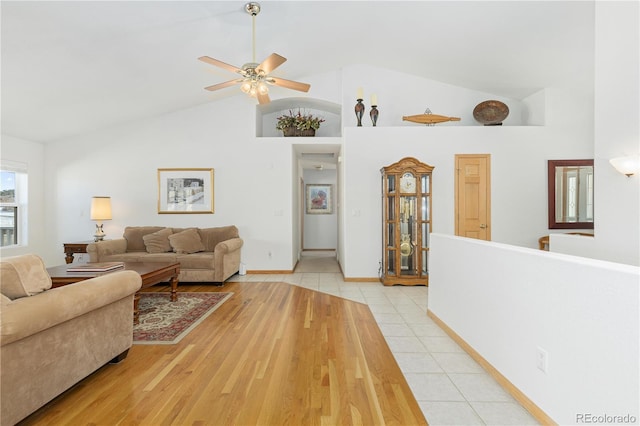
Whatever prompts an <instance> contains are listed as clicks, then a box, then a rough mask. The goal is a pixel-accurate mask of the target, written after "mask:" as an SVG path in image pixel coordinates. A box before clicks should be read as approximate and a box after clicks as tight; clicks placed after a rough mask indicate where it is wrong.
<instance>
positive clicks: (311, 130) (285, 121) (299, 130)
mask: <svg viewBox="0 0 640 426" xmlns="http://www.w3.org/2000/svg"><path fill="white" fill-rule="evenodd" d="M277 120H278V122H277V124H276V129H278V130H282V133H283V134H284V136H315V134H316V130H318V129H319V128H320V123H323V122H324V121H325V120H324V118H321V117H317V116H314V115H313V114H310V113H302V112H301V111H300V110H298V111H297V112H293V111H292V110H289V114H285V115H281V116H280V117H278V118H277Z"/></svg>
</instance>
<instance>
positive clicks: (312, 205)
mask: <svg viewBox="0 0 640 426" xmlns="http://www.w3.org/2000/svg"><path fill="white" fill-rule="evenodd" d="M332 189H333V185H327V184H312V183H310V184H307V214H331V213H333V201H332V200H333V194H332V192H333V191H332Z"/></svg>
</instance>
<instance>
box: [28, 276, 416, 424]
mask: <svg viewBox="0 0 640 426" xmlns="http://www.w3.org/2000/svg"><path fill="white" fill-rule="evenodd" d="M148 291H168V286H164V285H160V286H155V287H151V288H150V289H148ZM179 291H181V292H184V291H225V292H233V293H234V295H233V296H232V297H231V298H230V299H229V300H227V301H226V302H225V303H224V304H223V305H222V306H220V308H218V309H217V310H216V311H215V312H213V313H212V314H211V315H210V316H209V317H208V318H206V319H205V321H204V322H203V323H201V324H200V325H199V326H198V327H196V328H195V329H194V330H193V331H191V333H189V335H187V336H186V337H185V338H184V339H183V340H182V341H181V342H180V343H179V344H177V345H134V346H133V347H132V349H131V350H130V351H129V355H128V357H127V359H125V360H124V361H123V362H122V363H120V364H117V365H107V366H105V367H103V368H101V369H100V370H98V371H97V372H96V373H94V374H93V375H91V376H89V377H88V378H86V379H85V380H83V381H82V382H80V383H79V384H78V385H76V386H75V387H74V388H72V389H71V390H69V391H67V392H66V393H64V394H63V395H61V396H60V397H58V398H56V399H55V400H54V401H52V402H51V403H49V404H48V405H46V406H45V407H43V408H42V409H40V410H39V411H37V412H36V413H34V414H32V415H31V416H30V417H28V418H27V419H25V420H24V421H23V422H22V424H24V425H35V424H56V425H58V424H73V425H80V424H95V425H105V424H109V425H115V424H123V425H130V424H137V425H169V424H172V425H231V424H234V425H257V424H259V425H284V424H288V425H350V424H353V425H373V424H376V425H382V424H395V425H414V424H415V425H424V424H427V422H426V420H425V418H424V416H423V414H422V411H421V409H420V407H419V406H418V403H417V402H416V400H415V398H414V396H413V394H412V392H411V390H410V389H409V386H408V385H407V382H406V380H405V378H404V376H403V374H402V372H401V371H400V368H399V367H398V365H397V363H396V361H395V359H394V357H393V355H392V353H391V351H390V350H389V348H388V346H387V344H386V342H385V339H384V337H383V335H382V333H381V332H380V330H379V329H378V325H377V324H376V321H375V319H374V317H373V315H372V314H371V311H370V310H369V307H368V306H367V305H364V304H361V303H357V302H353V301H349V300H346V299H342V298H339V297H335V296H331V295H329V294H325V293H320V292H316V291H313V290H309V289H305V288H302V287H298V286H294V285H290V284H285V283H274V282H261V283H253V282H232V283H227V284H225V285H224V287H214V286H210V285H185V284H181V285H180V287H179Z"/></svg>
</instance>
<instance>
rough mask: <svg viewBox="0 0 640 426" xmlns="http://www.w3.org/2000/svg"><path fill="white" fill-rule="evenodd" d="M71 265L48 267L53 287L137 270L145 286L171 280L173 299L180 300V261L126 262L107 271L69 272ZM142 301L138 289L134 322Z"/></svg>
mask: <svg viewBox="0 0 640 426" xmlns="http://www.w3.org/2000/svg"><path fill="white" fill-rule="evenodd" d="M68 267H69V265H60V266H54V267H51V268H47V272H48V273H49V276H50V277H51V282H52V285H51V286H52V287H53V288H55V287H62V286H63V285H67V284H73V283H77V282H80V281H84V280H88V279H89V278H95V277H98V276H100V275H105V274H111V273H113V272H117V271H135V272H137V273H138V274H140V277H141V278H142V287H140V290H142V289H143V288H147V287H151V286H152V285H156V284H159V283H161V282H165V281H170V282H171V296H170V297H171V301H172V302H175V301H176V300H178V275H179V274H180V263H177V262H124V268H118V269H114V270H112V271H107V272H68V271H67V268H68ZM139 302H140V291H137V292H136V294H135V296H134V298H133V322H134V324H138V322H139V320H140V312H139V311H138V303H139Z"/></svg>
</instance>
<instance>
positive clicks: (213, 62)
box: [198, 56, 242, 74]
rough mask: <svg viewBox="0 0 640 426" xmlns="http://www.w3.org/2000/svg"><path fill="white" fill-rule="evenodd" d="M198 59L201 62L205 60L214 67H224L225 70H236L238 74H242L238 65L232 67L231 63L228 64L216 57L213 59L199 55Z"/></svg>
mask: <svg viewBox="0 0 640 426" xmlns="http://www.w3.org/2000/svg"><path fill="white" fill-rule="evenodd" d="M198 59H199V60H201V61H202V62H206V63H208V64H210V65H214V66H216V67H220V68H224V69H225V70H227V71H231V72H237V73H238V74H242V69H240V68H238V67H234V66H233V65H229V64H227V63H225V62H222V61H219V60H217V59H213V58H210V57H208V56H200V57H199V58H198Z"/></svg>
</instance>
